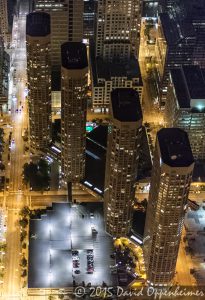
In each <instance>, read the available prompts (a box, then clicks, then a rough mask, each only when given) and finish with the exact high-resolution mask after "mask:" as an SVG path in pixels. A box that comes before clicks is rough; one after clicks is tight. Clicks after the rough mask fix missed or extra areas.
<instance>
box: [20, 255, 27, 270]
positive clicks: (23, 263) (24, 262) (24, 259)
mask: <svg viewBox="0 0 205 300" xmlns="http://www.w3.org/2000/svg"><path fill="white" fill-rule="evenodd" d="M21 266H22V267H23V268H26V267H27V259H26V258H25V257H23V258H22V259H21Z"/></svg>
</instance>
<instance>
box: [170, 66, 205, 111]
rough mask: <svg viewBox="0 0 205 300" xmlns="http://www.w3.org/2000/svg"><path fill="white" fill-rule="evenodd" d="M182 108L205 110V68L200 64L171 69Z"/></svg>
mask: <svg viewBox="0 0 205 300" xmlns="http://www.w3.org/2000/svg"><path fill="white" fill-rule="evenodd" d="M170 74H171V79H172V83H173V86H174V89H175V94H176V97H177V101H178V105H179V107H180V108H192V109H195V110H196V111H201V112H202V111H203V112H204V111H205V69H201V68H200V67H199V66H197V65H194V66H183V67H182V68H177V69H172V70H171V71H170Z"/></svg>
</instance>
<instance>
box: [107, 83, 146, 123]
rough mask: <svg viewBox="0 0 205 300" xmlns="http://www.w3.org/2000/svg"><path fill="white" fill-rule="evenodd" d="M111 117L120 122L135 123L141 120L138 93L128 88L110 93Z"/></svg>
mask: <svg viewBox="0 0 205 300" xmlns="http://www.w3.org/2000/svg"><path fill="white" fill-rule="evenodd" d="M111 102H112V112H113V117H114V118H115V119H117V120H119V121H120V122H137V121H139V120H141V119H142V109H141V104H140V100H139V95H138V92H137V91H135V90H133V89H130V88H127V89H126V88H119V89H115V90H113V91H112V93H111Z"/></svg>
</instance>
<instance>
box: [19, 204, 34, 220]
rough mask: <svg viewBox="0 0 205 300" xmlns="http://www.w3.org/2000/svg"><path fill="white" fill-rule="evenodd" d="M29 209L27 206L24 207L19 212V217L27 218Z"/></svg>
mask: <svg viewBox="0 0 205 300" xmlns="http://www.w3.org/2000/svg"><path fill="white" fill-rule="evenodd" d="M30 212H31V211H30V209H29V207H28V206H24V207H23V208H22V209H21V210H20V213H19V214H20V216H22V217H27V216H29V215H30Z"/></svg>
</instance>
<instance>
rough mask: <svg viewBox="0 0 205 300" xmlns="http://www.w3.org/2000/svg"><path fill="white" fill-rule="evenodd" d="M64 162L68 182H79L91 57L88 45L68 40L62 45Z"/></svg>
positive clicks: (83, 163)
mask: <svg viewBox="0 0 205 300" xmlns="http://www.w3.org/2000/svg"><path fill="white" fill-rule="evenodd" d="M61 55H62V67H61V94H62V95H61V99H62V100H61V101H62V102H61V143H62V151H61V155H62V156H61V162H62V175H63V178H64V180H65V181H66V182H68V183H69V182H71V183H76V182H80V181H81V180H82V179H83V177H84V173H85V142H86V109H87V100H86V93H87V84H88V79H87V75H88V60H87V52H86V46H85V45H84V44H83V43H80V42H67V43H65V44H63V45H62V47H61Z"/></svg>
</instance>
